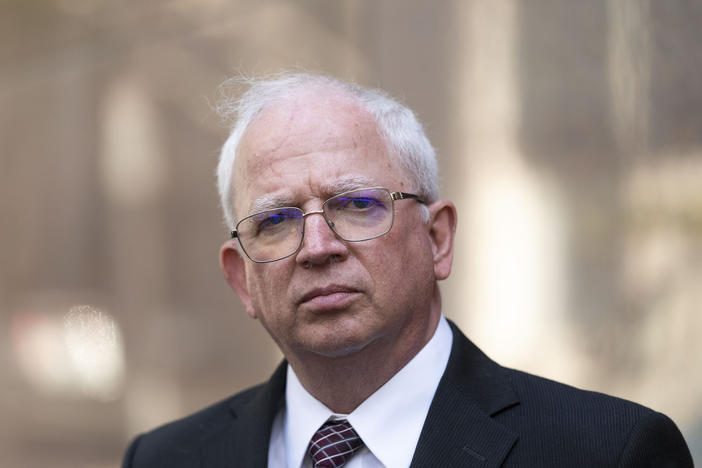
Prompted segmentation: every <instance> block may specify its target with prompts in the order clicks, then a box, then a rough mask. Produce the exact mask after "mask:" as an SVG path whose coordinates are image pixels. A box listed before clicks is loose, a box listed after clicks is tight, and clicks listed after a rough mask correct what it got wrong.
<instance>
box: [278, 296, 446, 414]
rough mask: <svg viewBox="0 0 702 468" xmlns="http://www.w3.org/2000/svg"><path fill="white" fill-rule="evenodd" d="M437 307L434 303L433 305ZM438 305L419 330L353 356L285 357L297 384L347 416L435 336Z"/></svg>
mask: <svg viewBox="0 0 702 468" xmlns="http://www.w3.org/2000/svg"><path fill="white" fill-rule="evenodd" d="M432 305H436V304H432ZM440 315H441V314H440V306H439V307H432V311H431V313H429V314H427V316H426V319H425V320H424V323H423V325H424V326H422V327H415V328H416V330H407V331H401V332H400V333H399V334H398V335H396V336H388V337H385V339H383V338H381V339H378V340H376V341H374V342H373V343H370V344H369V345H368V346H366V347H365V348H363V349H361V350H359V351H356V352H354V353H351V354H348V355H345V356H338V357H327V356H320V355H317V354H313V353H306V354H305V355H304V356H298V355H295V354H293V355H289V356H287V358H288V361H289V363H290V365H291V366H292V367H293V369H294V370H295V374H296V375H297V377H298V379H299V380H300V383H301V384H302V386H303V387H305V389H306V390H307V391H308V392H309V393H310V394H311V395H312V396H314V397H315V398H316V399H317V400H319V401H321V402H322V403H323V404H324V405H325V406H327V407H328V408H329V409H331V410H332V411H333V412H335V413H341V414H349V413H351V412H352V411H353V410H354V409H356V407H358V406H359V405H360V404H361V403H363V402H364V401H365V400H366V399H367V398H368V397H369V396H371V395H372V394H373V393H375V391H376V390H378V389H379V388H380V387H382V386H383V385H384V384H385V383H386V382H387V381H388V380H390V379H391V378H392V377H393V376H394V375H395V374H396V373H397V372H399V371H400V370H401V369H402V368H403V367H404V366H405V365H406V364H407V363H408V362H409V361H411V360H412V358H413V357H414V356H416V355H417V353H418V352H419V351H420V350H421V349H422V348H423V347H424V345H426V344H427V343H428V342H429V340H430V339H431V338H432V336H433V335H434V332H435V331H436V327H437V325H438V323H439V318H440Z"/></svg>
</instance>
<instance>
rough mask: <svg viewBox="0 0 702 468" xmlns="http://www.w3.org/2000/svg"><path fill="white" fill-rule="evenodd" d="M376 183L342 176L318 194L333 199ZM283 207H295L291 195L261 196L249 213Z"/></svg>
mask: <svg viewBox="0 0 702 468" xmlns="http://www.w3.org/2000/svg"><path fill="white" fill-rule="evenodd" d="M377 186H378V183H377V182H375V181H373V180H372V179H370V178H368V177H364V176H344V177H340V178H339V179H337V180H334V181H332V182H325V183H323V184H322V185H321V186H320V193H322V194H323V195H324V196H326V197H333V196H334V195H338V194H340V193H343V192H350V191H352V190H358V189H362V188H367V187H377ZM284 206H296V203H295V199H294V198H293V196H292V194H291V193H289V192H287V193H285V192H283V193H276V194H268V195H262V196H260V197H258V198H257V199H255V200H254V201H253V202H252V203H251V207H250V208H249V213H259V212H261V211H266V210H273V209H276V208H281V207H284Z"/></svg>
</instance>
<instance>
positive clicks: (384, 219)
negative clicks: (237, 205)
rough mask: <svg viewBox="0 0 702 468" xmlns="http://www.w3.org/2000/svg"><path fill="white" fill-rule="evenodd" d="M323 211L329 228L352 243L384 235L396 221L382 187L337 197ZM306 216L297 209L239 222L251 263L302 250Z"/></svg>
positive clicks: (325, 205)
mask: <svg viewBox="0 0 702 468" xmlns="http://www.w3.org/2000/svg"><path fill="white" fill-rule="evenodd" d="M322 210H323V213H324V217H325V219H326V220H327V222H328V223H329V227H330V228H331V229H332V230H334V232H335V233H336V234H337V235H338V236H339V237H341V238H342V239H344V240H346V241H350V242H358V241H363V240H368V239H372V238H374V237H379V236H382V235H383V234H385V233H386V232H388V231H389V230H390V227H391V226H392V222H393V200H392V196H391V195H390V192H389V191H387V190H386V189H383V188H372V189H364V190H357V191H353V192H345V193H342V194H339V195H336V196H334V197H332V198H330V199H329V200H327V201H326V202H324V205H323V207H322ZM310 214H313V213H310ZM305 216H306V214H304V213H303V212H302V210H300V209H299V208H294V207H285V208H277V209H274V210H267V211H264V212H261V213H257V214H254V215H251V216H249V217H247V218H244V219H243V220H241V221H240V222H239V224H238V225H237V228H236V229H237V237H238V238H239V241H240V242H241V246H242V248H243V249H244V251H245V252H246V254H247V255H248V256H249V257H250V258H251V259H252V260H254V261H256V262H271V261H275V260H280V259H282V258H285V257H288V256H290V255H292V254H294V253H295V252H296V251H297V250H298V249H299V247H300V245H301V243H302V237H303V232H304V218H305Z"/></svg>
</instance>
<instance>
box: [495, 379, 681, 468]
mask: <svg viewBox="0 0 702 468" xmlns="http://www.w3.org/2000/svg"><path fill="white" fill-rule="evenodd" d="M505 371H506V373H507V375H508V376H509V379H510V381H511V382H512V385H513V386H514V388H515V391H516V392H517V394H518V395H519V399H520V403H519V405H517V406H516V407H514V408H512V409H511V410H510V411H505V412H504V413H503V414H497V415H496V416H495V417H496V419H498V420H501V421H502V422H503V423H508V424H509V425H510V426H511V427H513V428H516V429H517V431H518V432H519V434H520V440H519V442H518V444H517V446H515V450H517V451H524V452H525V453H532V454H533V453H541V454H542V456H545V457H547V459H550V460H552V461H553V460H560V461H562V462H563V463H565V464H566V465H568V466H605V465H611V464H612V463H613V462H614V461H616V463H617V464H616V465H615V466H622V467H624V466H675V467H692V460H691V457H690V453H689V449H688V448H687V445H686V443H685V440H684V439H683V436H682V434H681V433H680V430H679V429H678V428H677V426H676V425H675V423H674V422H673V421H672V420H671V419H670V418H668V417H667V416H666V415H664V414H662V413H659V412H656V411H654V410H652V409H650V408H647V407H645V406H642V405H640V404H638V403H634V402H632V401H628V400H625V399H622V398H617V397H614V396H610V395H606V394H603V393H599V392H594V391H588V390H582V389H579V388H576V387H572V386H570V385H566V384H563V383H559V382H555V381H553V380H549V379H546V378H543V377H538V376H535V375H531V374H528V373H525V372H521V371H517V370H512V369H506V370H505ZM651 460H658V462H659V464H658V465H656V464H653V465H650V463H651ZM566 462H567V463H566ZM644 462H645V464H642V463H644ZM666 463H668V464H666ZM554 466H558V464H556V465H554ZM563 466H565V465H563Z"/></svg>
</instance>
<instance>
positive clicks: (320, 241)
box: [295, 211, 348, 265]
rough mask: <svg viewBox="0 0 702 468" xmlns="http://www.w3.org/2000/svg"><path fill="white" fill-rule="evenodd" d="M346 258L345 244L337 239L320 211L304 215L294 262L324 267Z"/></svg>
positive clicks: (346, 249)
mask: <svg viewBox="0 0 702 468" xmlns="http://www.w3.org/2000/svg"><path fill="white" fill-rule="evenodd" d="M317 215H319V216H317ZM347 256H348V248H347V245H346V243H345V242H344V241H343V240H341V239H339V237H337V235H336V234H335V233H334V231H333V230H332V228H331V225H330V224H328V223H327V220H326V219H325V218H324V216H323V214H322V211H310V212H308V213H305V234H304V236H303V238H302V246H301V247H300V250H299V251H298V252H297V256H296V257H295V258H296V261H297V262H298V263H299V264H301V265H326V264H328V263H332V262H337V261H341V260H343V259H345V258H346V257H347Z"/></svg>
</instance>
